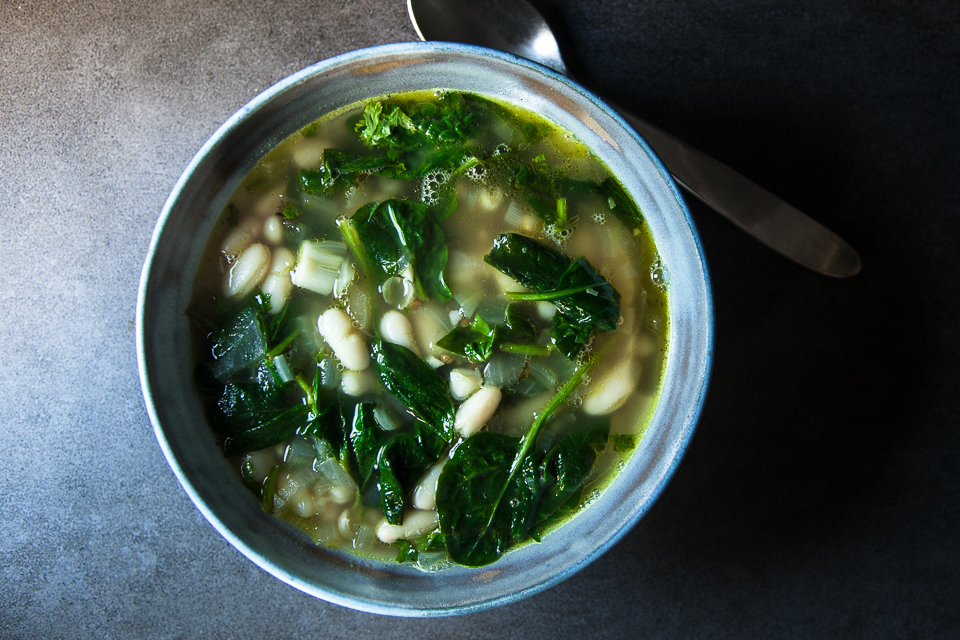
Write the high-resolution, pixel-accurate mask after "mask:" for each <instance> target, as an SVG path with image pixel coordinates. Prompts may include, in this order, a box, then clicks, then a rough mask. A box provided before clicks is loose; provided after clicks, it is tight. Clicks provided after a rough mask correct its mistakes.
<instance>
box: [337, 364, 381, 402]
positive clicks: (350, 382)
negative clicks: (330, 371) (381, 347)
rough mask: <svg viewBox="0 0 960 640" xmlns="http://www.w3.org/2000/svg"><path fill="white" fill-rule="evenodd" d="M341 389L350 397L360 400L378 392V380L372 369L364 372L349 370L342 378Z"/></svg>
mask: <svg viewBox="0 0 960 640" xmlns="http://www.w3.org/2000/svg"><path fill="white" fill-rule="evenodd" d="M340 387H341V388H342V389H343V392H344V393H345V394H347V395H348V396H353V397H354V398H358V397H360V396H362V395H366V394H368V393H371V392H373V391H374V390H376V388H377V380H376V378H375V377H374V376H373V371H372V370H371V369H370V367H367V368H366V369H364V370H363V371H351V370H349V369H347V370H346V371H344V372H343V374H342V375H341V376H340Z"/></svg>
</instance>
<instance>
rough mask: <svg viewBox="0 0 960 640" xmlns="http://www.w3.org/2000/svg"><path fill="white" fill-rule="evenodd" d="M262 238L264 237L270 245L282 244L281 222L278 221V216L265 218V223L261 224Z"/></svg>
mask: <svg viewBox="0 0 960 640" xmlns="http://www.w3.org/2000/svg"><path fill="white" fill-rule="evenodd" d="M263 237H265V238H266V239H267V241H268V242H269V243H270V244H280V243H281V242H283V222H282V221H281V220H280V216H270V217H269V218H267V221H266V222H264V223H263Z"/></svg>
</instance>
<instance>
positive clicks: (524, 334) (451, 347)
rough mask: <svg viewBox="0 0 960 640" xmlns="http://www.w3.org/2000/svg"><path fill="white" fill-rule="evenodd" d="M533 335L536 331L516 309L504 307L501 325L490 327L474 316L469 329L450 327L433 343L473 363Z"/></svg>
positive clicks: (526, 339) (484, 359)
mask: <svg viewBox="0 0 960 640" xmlns="http://www.w3.org/2000/svg"><path fill="white" fill-rule="evenodd" d="M535 336H536V329H535V328H534V326H533V323H532V322H530V321H529V320H528V319H527V318H526V317H525V316H524V315H523V314H522V313H521V312H520V310H519V309H518V308H517V305H514V304H511V305H508V306H507V311H506V319H505V321H504V323H503V324H498V325H496V326H495V327H492V328H491V327H490V326H489V325H488V324H487V323H486V322H485V321H484V320H483V318H481V317H480V316H476V317H475V318H474V319H473V322H471V324H470V326H469V327H462V326H458V327H454V329H453V330H452V331H450V333H448V334H447V335H445V336H444V337H442V338H440V340H438V341H437V346H438V347H440V348H441V349H445V350H447V351H449V352H450V353H455V354H457V355H458V356H462V357H464V358H467V359H468V360H470V362H473V363H480V362H486V361H487V360H489V359H490V356H491V355H493V350H494V349H495V348H496V347H498V346H500V345H501V344H503V343H505V342H511V343H515V344H516V343H523V342H527V341H529V340H530V339H532V338H534V337H535Z"/></svg>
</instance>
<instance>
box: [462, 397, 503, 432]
mask: <svg viewBox="0 0 960 640" xmlns="http://www.w3.org/2000/svg"><path fill="white" fill-rule="evenodd" d="M501 397H502V394H501V393H500V389H499V388H497V387H483V388H482V389H480V390H479V391H477V392H476V393H475V394H473V395H472V396H470V397H469V398H467V401H466V402H464V403H463V404H462V405H460V408H459V409H457V415H456V416H455V417H454V420H453V427H454V428H455V429H456V430H457V431H459V432H460V435H462V436H463V437H464V438H468V437H470V436H472V435H473V434H474V433H476V432H477V431H479V430H480V428H481V427H482V426H483V425H485V424H487V421H488V420H489V419H490V418H492V417H493V414H494V413H495V412H496V410H497V407H498V406H500V398H501Z"/></svg>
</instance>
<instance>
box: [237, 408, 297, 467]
mask: <svg viewBox="0 0 960 640" xmlns="http://www.w3.org/2000/svg"><path fill="white" fill-rule="evenodd" d="M308 413H309V409H308V408H307V407H306V406H305V405H298V406H295V407H293V408H291V409H288V410H286V411H284V412H283V413H281V414H280V415H278V416H275V417H273V418H271V419H269V420H267V421H266V422H264V423H262V424H260V425H257V426H256V427H254V428H252V429H248V430H246V431H242V432H240V433H238V434H236V435H235V436H230V437H228V438H226V439H225V440H224V441H223V450H224V453H226V454H227V455H228V456H232V455H236V454H238V453H247V452H248V451H259V450H260V449H266V448H267V447H272V446H273V445H276V444H280V443H281V442H283V441H284V440H286V439H287V438H289V437H291V436H293V435H294V434H295V433H296V432H297V430H298V429H300V428H301V427H303V426H304V424H305V423H306V421H307V415H308Z"/></svg>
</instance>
